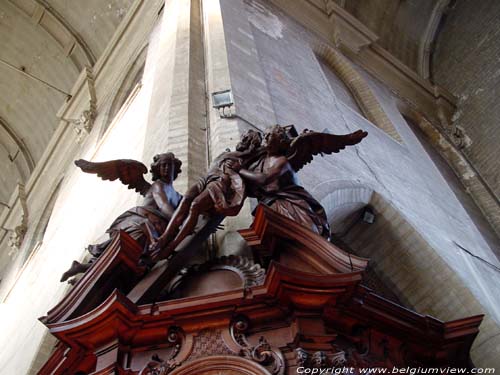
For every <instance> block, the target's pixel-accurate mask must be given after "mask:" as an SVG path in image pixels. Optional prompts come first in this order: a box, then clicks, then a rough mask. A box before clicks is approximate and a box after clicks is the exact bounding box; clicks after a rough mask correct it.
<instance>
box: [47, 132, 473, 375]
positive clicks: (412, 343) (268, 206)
mask: <svg viewBox="0 0 500 375" xmlns="http://www.w3.org/2000/svg"><path fill="white" fill-rule="evenodd" d="M365 136H366V133H365V132H355V133H352V134H348V135H345V136H336V135H328V134H322V133H314V132H305V133H303V134H302V135H300V136H298V135H297V134H293V128H287V127H280V126H276V127H273V128H272V129H270V130H269V131H268V132H266V136H265V145H264V148H258V146H257V144H258V142H256V143H255V144H254V147H253V149H252V150H253V153H252V154H251V155H250V153H248V154H245V152H246V151H248V149H245V150H244V151H241V150H240V151H237V152H239V154H235V153H227V154H223V155H222V156H221V158H220V159H219V161H218V164H217V165H216V168H214V170H212V171H211V172H210V174H209V176H212V177H214V176H215V177H214V179H213V180H212V179H211V177H210V178H207V180H206V181H205V183H204V184H203V186H201V188H199V189H198V190H193V191H191V192H190V193H189V194H188V199H186V200H185V202H186V203H185V206H182V205H181V206H179V207H180V208H179V209H178V210H177V211H176V213H174V214H173V216H174V217H176V219H178V220H177V221H178V223H176V224H175V225H173V226H172V228H175V230H173V229H172V233H170V234H168V235H167V236H166V237H163V239H165V238H167V239H169V241H170V240H174V242H173V243H174V245H169V244H171V242H169V241H167V242H168V243H167V242H165V243H162V242H163V240H161V241H158V242H157V241H156V240H157V237H156V235H155V234H154V233H153V235H152V236H149V237H148V240H147V241H149V243H152V244H153V248H154V249H155V250H154V251H156V252H157V253H156V257H157V259H160V258H164V257H168V255H169V254H171V251H173V250H180V251H179V253H178V254H177V255H176V256H175V257H173V258H171V259H168V260H160V261H159V262H158V263H157V264H156V265H154V267H153V268H152V269H151V270H150V272H149V273H147V272H146V270H147V269H146V267H145V266H142V265H141V264H140V262H139V259H140V258H141V256H143V255H144V249H145V247H144V243H143V242H142V241H141V240H140V239H139V238H135V237H134V236H133V235H132V234H131V233H130V232H129V231H127V230H121V231H117V232H116V233H115V234H114V235H113V237H112V240H111V241H110V242H109V243H108V244H106V249H105V251H103V252H102V253H101V254H99V256H98V257H96V259H95V262H94V263H93V265H92V267H91V268H90V269H89V270H88V271H87V272H86V273H85V275H84V276H83V277H82V278H81V279H80V280H79V281H78V282H77V283H76V285H75V286H74V288H73V289H72V290H71V291H70V292H69V293H68V294H67V295H66V296H65V297H64V298H63V300H62V301H61V302H60V303H59V304H58V305H57V306H55V307H54V308H53V309H52V310H50V311H49V312H48V314H47V316H45V317H44V318H42V319H41V320H42V322H43V323H44V324H45V325H46V326H47V327H48V329H49V330H50V332H51V333H52V334H53V335H54V336H56V337H57V339H58V340H59V342H58V344H57V347H56V349H55V350H54V352H53V354H52V356H51V357H50V359H49V360H48V361H47V363H46V364H45V365H44V367H43V368H42V369H41V370H40V372H39V373H40V374H42V375H46V374H47V375H48V374H51V375H74V374H87V375H90V374H93V375H95V374H121V375H166V374H169V375H185V374H198V373H202V372H203V371H209V373H210V374H212V373H215V371H230V373H234V374H256V375H261V374H274V375H282V374H288V373H289V374H293V373H295V372H296V370H297V369H298V368H299V367H304V368H316V369H319V368H341V367H344V366H346V367H352V368H353V369H354V370H353V373H355V374H358V373H359V371H358V370H359V369H360V368H366V367H384V368H392V367H395V366H397V367H407V366H415V367H422V368H427V367H463V368H467V367H468V366H469V351H470V348H471V345H472V342H473V340H474V338H475V337H476V335H477V333H478V330H479V325H480V323H481V320H482V316H474V317H469V318H464V319H459V320H456V321H452V322H441V321H439V320H437V319H434V318H432V317H429V316H423V315H420V314H417V313H415V312H412V311H410V310H408V309H406V308H404V307H402V306H399V305H398V304H395V303H393V302H390V301H388V300H386V299H384V298H382V297H380V296H378V295H377V294H376V293H374V292H373V291H372V290H370V289H368V288H366V287H364V286H362V285H361V284H360V283H361V281H362V278H363V273H364V270H365V269H366V266H367V263H368V259H363V258H359V257H356V256H353V255H350V254H349V253H347V252H345V251H343V250H342V249H340V248H339V247H337V246H335V245H333V244H332V243H330V242H329V241H328V240H327V237H328V233H327V232H328V230H327V229H328V228H327V226H326V225H325V222H324V220H323V214H322V213H321V210H322V208H321V206H318V205H319V203H317V202H316V201H314V199H313V198H312V197H311V196H310V194H309V193H307V192H306V191H305V190H304V189H303V188H301V187H300V186H299V185H297V184H296V183H295V179H294V173H295V172H296V171H297V170H299V169H300V168H301V167H302V166H304V165H305V164H307V163H308V162H310V161H311V160H312V158H313V156H314V155H316V154H321V153H327V154H328V153H332V152H338V151H339V150H341V149H343V148H344V147H345V146H348V145H354V144H356V143H358V142H360V141H361V139H363V138H364V137H365ZM251 139H254V138H253V136H252V137H249V139H246V141H248V142H250V141H251ZM255 139H257V138H255ZM255 139H254V140H255ZM242 152H243V154H242ZM247 157H248V158H247ZM132 164H133V163H132ZM94 167H95V166H94ZM94 167H92V168H94ZM85 168H87V167H85ZM102 168H104V169H102ZM165 168H166V169H164V171H163V172H162V173H166V171H167V170H168V166H165ZM94 170H95V171H96V172H95V173H97V174H101V175H103V176H108V177H109V176H111V177H109V179H114V178H119V179H121V180H122V181H123V182H124V183H126V184H128V185H129V186H130V187H132V188H135V189H138V190H139V191H145V189H146V188H145V187H144V184H143V183H142V182H137V181H138V180H137V179H138V177H137V173H136V172H134V171H136V169H133V171H132V172H131V171H129V168H128V167H123V165H122V164H120V163H118V164H116V163H115V164H113V163H112V164H109V165H105V166H98V167H95V169H94ZM103 171H104V172H103ZM110 171H111V172H110ZM141 171H142V172H141V173H143V172H144V169H142V170H141ZM226 178H228V179H229V180H230V181H229V180H224V179H226ZM131 181H135V182H131ZM214 181H217V183H215V182H214ZM237 181H240V182H241V183H242V184H243V185H244V186H245V187H244V188H243V190H241V189H240V190H238V189H239V188H238V189H236V186H237V185H235V182H237ZM210 183H214V184H215V185H214V186H216V187H217V188H216V189H215V188H214V190H211V189H212V188H211V187H210V185H209V184H210ZM243 185H242V186H243ZM238 186H239V185H238ZM223 187H224V188H226V191H225V192H226V193H229V194H233V193H236V192H239V193H241V194H242V195H241V196H238V197H235V196H232V198H231V197H230V196H224V198H223V200H224V201H217V197H219V198H220V196H219V195H218V194H219V193H220V189H222V188H223ZM149 189H152V187H150V188H149ZM148 191H150V190H148ZM210 191H211V192H212V193H214V191H216V193H214V195H212V196H210V197H208V196H207V194H208V195H209V192H210ZM193 192H195V193H196V194H191V193H193ZM190 194H191V195H190ZM203 194H205V196H204V197H205V198H206V199H207V201H206V202H208V199H210V200H211V201H210V202H209V205H213V206H210V208H209V209H207V212H208V213H209V215H208V217H206V218H201V219H199V218H198V214H199V213H200V212H202V211H203V210H200V207H198V208H196V206H197V204H198V203H199V202H197V199H198V198H199V197H200V195H203ZM246 195H251V196H255V197H257V198H258V200H259V202H260V204H259V205H258V206H257V208H256V210H255V220H254V222H253V223H252V225H251V227H250V228H248V229H244V230H241V231H240V234H241V235H242V236H243V238H244V239H245V241H246V242H247V244H248V246H249V247H250V248H251V249H252V252H253V257H254V259H253V260H250V259H246V258H243V257H235V256H230V257H222V258H218V259H211V260H209V261H207V262H205V263H204V264H200V265H194V266H189V267H186V264H187V261H189V257H192V256H193V255H194V254H195V253H196V252H197V251H199V247H200V245H201V243H202V242H203V241H204V239H206V237H207V235H208V233H210V231H212V230H214V229H215V227H216V226H217V224H218V223H219V222H220V219H221V218H222V217H223V216H224V215H229V214H231V212H230V209H229V208H228V211H224V210H222V211H221V210H219V211H217V208H216V207H215V206H216V205H218V204H219V203H220V204H221V205H222V206H224V205H225V204H228V202H233V201H232V199H233V198H234V199H236V201H238V204H237V205H236V206H233V205H232V204H229V205H228V206H227V207H229V206H231V207H232V208H234V209H235V211H234V212H236V211H238V210H239V208H238V205H239V204H240V203H241V202H240V198H241V199H244V197H245V196H246ZM205 198H203V199H205ZM221 199H222V198H221ZM206 202H205V203H206ZM292 205H295V206H297V207H299V209H297V210H296V209H295V208H293V207H292ZM193 206H194V208H193ZM204 207H206V206H204V205H202V206H201V208H204ZM235 207H236V208H235ZM232 208H231V209H232ZM292 208H293V209H292ZM197 209H198V211H197ZM212 209H213V211H212ZM175 215H178V216H175ZM190 215H192V216H191V217H190ZM192 218H195V219H196V222H195V221H191V219H192ZM172 222H173V220H172V221H171V223H172ZM179 223H180V224H179ZM193 223H197V226H199V227H200V228H203V229H199V230H197V229H196V228H195V235H193V236H191V237H186V239H184V241H182V242H181V243H179V241H180V240H179V238H181V239H182V237H183V236H184V234H185V233H187V232H189V231H187V232H186V231H184V229H183V228H185V227H186V226H187V227H188V228H190V226H191V225H193ZM149 224H151V222H149ZM181 224H183V225H184V226H181V227H180V228H179V226H180V225H181ZM150 229H151V228H150ZM179 229H180V230H179ZM146 231H148V230H146ZM165 233H168V229H167V232H164V235H165ZM172 236H174V237H172ZM177 236H180V237H179V238H177ZM141 238H142V237H141ZM176 238H177V239H176ZM188 238H191V240H190V241H187V239H188ZM177 243H178V244H179V246H177ZM163 245H165V246H166V247H162V246H163ZM165 249H167V250H168V251H167V252H165ZM149 250H151V248H150V247H146V251H149ZM169 252H170V253H169Z"/></svg>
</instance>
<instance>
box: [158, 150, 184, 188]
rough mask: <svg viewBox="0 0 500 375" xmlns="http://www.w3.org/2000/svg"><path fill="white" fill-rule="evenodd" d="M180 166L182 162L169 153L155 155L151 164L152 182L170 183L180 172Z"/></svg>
mask: <svg viewBox="0 0 500 375" xmlns="http://www.w3.org/2000/svg"><path fill="white" fill-rule="evenodd" d="M181 165H182V162H181V161H180V160H179V159H177V158H176V157H175V156H174V154H173V153H171V152H167V153H164V154H158V155H155V157H154V158H153V163H152V164H151V173H152V175H153V180H162V181H164V182H167V183H171V182H172V181H174V180H175V179H176V178H177V175H178V174H179V173H180V172H181Z"/></svg>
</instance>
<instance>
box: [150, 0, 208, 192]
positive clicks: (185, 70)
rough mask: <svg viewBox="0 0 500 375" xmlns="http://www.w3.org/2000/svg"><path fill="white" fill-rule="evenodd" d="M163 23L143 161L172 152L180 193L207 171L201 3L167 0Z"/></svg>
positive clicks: (158, 45)
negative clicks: (178, 167)
mask: <svg viewBox="0 0 500 375" xmlns="http://www.w3.org/2000/svg"><path fill="white" fill-rule="evenodd" d="M162 17H163V18H162V20H161V26H160V27H161V30H160V36H159V41H158V44H157V46H156V48H157V50H156V53H155V54H154V55H153V56H152V58H154V59H155V61H154V62H153V63H154V64H155V73H154V83H153V89H152V98H151V104H150V108H149V115H148V124H147V131H146V141H145V147H144V160H151V159H152V157H153V156H154V155H155V154H157V153H160V152H167V151H170V152H173V153H175V155H176V156H177V157H178V158H179V159H181V160H182V174H181V175H180V176H179V178H178V180H177V181H176V183H175V185H176V188H177V190H179V191H180V192H184V191H185V190H186V189H187V187H188V186H189V185H191V184H192V183H194V182H195V181H196V180H197V179H198V177H199V176H201V175H203V174H204V173H205V171H206V164H207V162H206V160H207V157H206V153H207V151H206V121H205V118H206V110H205V108H206V106H205V97H206V96H205V79H204V73H205V68H204V61H203V60H204V56H203V43H202V34H201V18H200V4H199V0H167V1H166V2H165V8H164V9H163V15H162Z"/></svg>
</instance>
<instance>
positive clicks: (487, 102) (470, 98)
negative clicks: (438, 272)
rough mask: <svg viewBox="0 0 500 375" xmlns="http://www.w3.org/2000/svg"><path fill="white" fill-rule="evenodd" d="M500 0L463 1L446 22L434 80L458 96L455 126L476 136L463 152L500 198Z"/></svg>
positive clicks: (456, 6)
mask: <svg viewBox="0 0 500 375" xmlns="http://www.w3.org/2000/svg"><path fill="white" fill-rule="evenodd" d="M499 19H500V2H499V1H497V0H481V1H474V0H462V1H458V2H457V3H456V5H455V6H454V7H453V8H452V9H451V11H450V12H449V14H448V16H447V17H446V19H445V20H444V23H443V26H442V30H441V31H440V33H439V34H438V36H437V39H436V43H437V44H436V50H435V52H434V56H433V60H432V74H433V79H434V81H435V82H436V83H437V84H439V85H442V86H444V87H445V88H446V89H448V90H450V91H451V92H452V93H453V94H455V95H456V96H457V97H458V98H459V102H458V111H457V112H456V115H455V117H454V118H455V124H456V125H459V126H461V127H463V128H464V129H465V132H466V133H467V135H468V136H469V137H470V138H471V139H472V145H471V146H470V147H469V148H466V149H465V150H464V152H465V154H466V155H467V156H468V158H469V159H470V161H471V162H472V164H473V165H474V166H475V167H476V168H477V169H478V171H479V173H480V174H481V175H482V177H483V178H484V179H485V180H486V182H487V184H488V185H489V187H490V188H491V189H492V190H493V191H494V193H495V195H496V197H497V198H498V197H500V168H499V167H498V159H499V158H500V149H499V148H498V143H499V142H500V131H499V130H500V129H499V118H500V100H498V95H499V94H500V91H499V87H500V27H499V21H498V20H499Z"/></svg>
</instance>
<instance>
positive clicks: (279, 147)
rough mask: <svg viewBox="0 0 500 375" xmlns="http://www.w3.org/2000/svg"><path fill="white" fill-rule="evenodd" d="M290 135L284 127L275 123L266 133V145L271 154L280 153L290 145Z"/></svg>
mask: <svg viewBox="0 0 500 375" xmlns="http://www.w3.org/2000/svg"><path fill="white" fill-rule="evenodd" d="M288 141H289V138H288V135H287V134H286V131H285V129H284V128H282V127H281V126H279V125H274V126H272V127H270V128H268V129H267V130H266V132H265V133H264V146H265V147H266V149H267V151H268V152H269V153H270V154H279V153H281V152H282V151H284V150H286V147H287V146H288Z"/></svg>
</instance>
